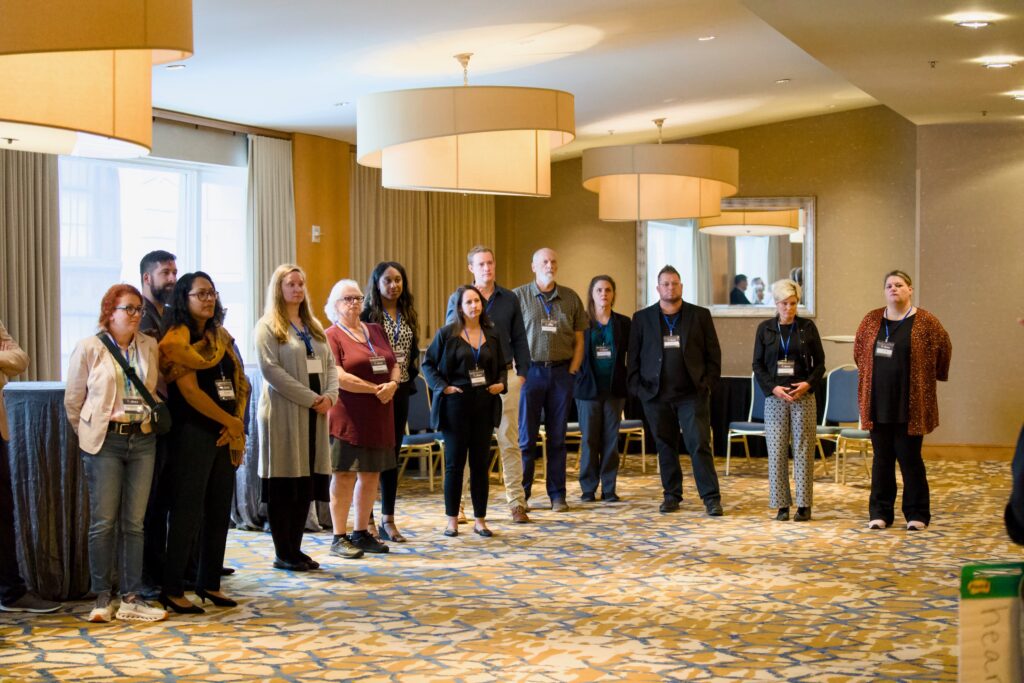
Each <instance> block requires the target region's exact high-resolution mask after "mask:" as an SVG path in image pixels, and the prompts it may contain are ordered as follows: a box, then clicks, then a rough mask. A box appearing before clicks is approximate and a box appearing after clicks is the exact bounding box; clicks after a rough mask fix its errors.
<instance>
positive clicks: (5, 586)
mask: <svg viewBox="0 0 1024 683" xmlns="http://www.w3.org/2000/svg"><path fill="white" fill-rule="evenodd" d="M0 400H3V399H2V398H0ZM26 590H27V589H26V588H25V582H24V581H23V580H22V578H21V572H20V571H19V570H18V544H17V542H16V539H15V537H14V492H13V490H12V488H11V463H10V461H9V460H8V459H7V441H6V440H4V439H2V438H0V603H2V604H5V605H9V604H11V603H12V602H14V601H15V600H19V599H20V598H21V596H23V595H25V592H26Z"/></svg>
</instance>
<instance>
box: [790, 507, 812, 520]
mask: <svg viewBox="0 0 1024 683" xmlns="http://www.w3.org/2000/svg"><path fill="white" fill-rule="evenodd" d="M810 519H811V508H809V507H805V508H797V509H796V514H795V515H793V521H794V522H808V521H810Z"/></svg>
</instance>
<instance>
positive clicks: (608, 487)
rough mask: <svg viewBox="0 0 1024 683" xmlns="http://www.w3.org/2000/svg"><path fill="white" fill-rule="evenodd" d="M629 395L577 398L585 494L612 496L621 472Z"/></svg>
mask: <svg viewBox="0 0 1024 683" xmlns="http://www.w3.org/2000/svg"><path fill="white" fill-rule="evenodd" d="M625 404H626V399H624V398H615V397H613V396H605V397H601V398H597V399H595V400H592V401H590V400H584V399H582V398H578V399H576V412H577V413H578V414H579V418H580V432H581V434H582V435H583V443H581V444H580V475H579V479H580V490H581V491H582V492H583V493H584V494H587V493H589V494H595V493H597V485H598V484H600V485H601V494H602V495H603V496H611V495H612V494H614V493H615V482H616V480H617V479H618V476H619V425H620V424H622V408H623V406H624V405H625Z"/></svg>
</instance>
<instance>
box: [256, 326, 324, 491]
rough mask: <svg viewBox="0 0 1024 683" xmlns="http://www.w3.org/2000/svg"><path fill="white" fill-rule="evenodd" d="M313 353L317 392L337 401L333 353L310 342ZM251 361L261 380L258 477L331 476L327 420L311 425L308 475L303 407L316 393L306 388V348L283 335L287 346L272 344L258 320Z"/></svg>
mask: <svg viewBox="0 0 1024 683" xmlns="http://www.w3.org/2000/svg"><path fill="white" fill-rule="evenodd" d="M313 350H314V351H315V352H316V357H317V359H318V360H319V361H320V367H321V368H322V371H321V373H320V393H321V394H324V395H326V396H328V397H330V399H331V403H332V404H333V403H336V402H337V400H338V373H337V371H336V370H335V369H334V354H332V353H331V349H330V347H329V346H327V343H326V342H322V341H318V340H317V339H315V338H314V339H313ZM256 360H257V363H258V364H259V368H260V373H261V374H262V375H263V390H262V392H261V393H260V403H259V412H258V423H259V429H260V431H259V434H260V466H259V475H260V477H261V478H263V479H270V478H276V477H308V476H310V475H311V474H314V473H315V474H326V475H330V474H331V454H330V442H329V432H328V429H327V416H326V415H318V416H317V421H316V456H315V458H314V467H313V469H314V471H313V472H310V471H309V458H308V450H309V408H310V406H312V405H313V402H314V401H315V400H316V398H317V394H315V393H313V391H312V390H311V389H310V388H309V374H307V372H306V346H305V344H303V343H302V340H301V339H299V337H298V335H296V334H295V331H294V330H289V334H288V341H287V342H285V343H284V344H282V343H280V342H279V341H277V338H276V337H275V336H274V333H273V332H271V330H270V325H268V324H267V322H266V321H265V320H263V319H261V320H260V321H259V322H258V323H257V324H256Z"/></svg>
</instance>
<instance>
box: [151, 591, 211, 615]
mask: <svg viewBox="0 0 1024 683" xmlns="http://www.w3.org/2000/svg"><path fill="white" fill-rule="evenodd" d="M180 597H182V598H183V599H184V596H180ZM157 602H159V603H160V604H161V605H162V606H163V608H164V609H169V610H171V611H172V612H174V613H175V614H205V613H206V610H204V609H203V608H202V607H200V606H199V605H196V604H194V603H193V602H192V601H191V600H186V602H188V605H187V606H183V605H179V604H178V603H176V602H174V601H173V600H171V597H170V596H169V595H167V593H161V594H160V595H159V596H158V597H157Z"/></svg>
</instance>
